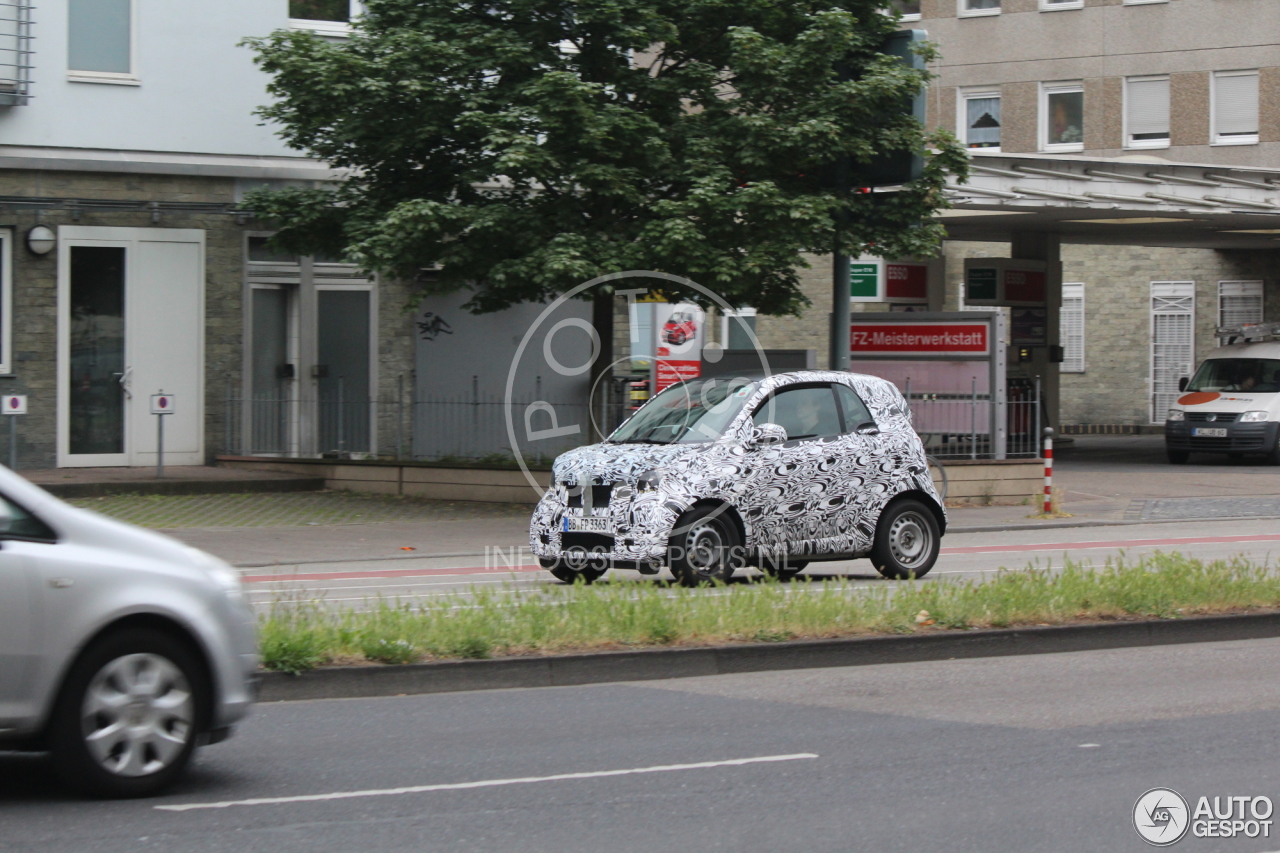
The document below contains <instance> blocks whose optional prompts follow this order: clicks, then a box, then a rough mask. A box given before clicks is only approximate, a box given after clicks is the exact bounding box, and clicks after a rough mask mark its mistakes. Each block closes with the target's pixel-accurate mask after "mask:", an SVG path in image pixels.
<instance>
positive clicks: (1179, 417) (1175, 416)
mask: <svg viewBox="0 0 1280 853" xmlns="http://www.w3.org/2000/svg"><path fill="white" fill-rule="evenodd" d="M1164 419H1165V420H1166V421H1185V420H1186V419H1187V413H1186V412H1184V411H1182V409H1170V410H1169V414H1167V415H1165V417H1164Z"/></svg>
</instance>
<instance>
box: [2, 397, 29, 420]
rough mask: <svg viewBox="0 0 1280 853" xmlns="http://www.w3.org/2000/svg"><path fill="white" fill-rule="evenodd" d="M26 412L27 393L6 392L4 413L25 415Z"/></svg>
mask: <svg viewBox="0 0 1280 853" xmlns="http://www.w3.org/2000/svg"><path fill="white" fill-rule="evenodd" d="M26 413H27V395H26V394H6V395H5V398H4V411H3V414H6V415H25V414H26Z"/></svg>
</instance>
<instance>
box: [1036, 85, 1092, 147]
mask: <svg viewBox="0 0 1280 853" xmlns="http://www.w3.org/2000/svg"><path fill="white" fill-rule="evenodd" d="M1040 91H1041V95H1040V135H1041V146H1040V147H1041V148H1044V149H1045V150H1047V151H1083V150H1084V87H1083V86H1082V85H1081V84H1079V83H1053V84H1046V85H1045V86H1043V87H1042V88H1041V90H1040Z"/></svg>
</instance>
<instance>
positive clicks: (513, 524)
mask: <svg viewBox="0 0 1280 853" xmlns="http://www.w3.org/2000/svg"><path fill="white" fill-rule="evenodd" d="M1074 438H1075V440H1074V441H1073V442H1071V443H1067V444H1063V445H1061V446H1060V447H1059V449H1058V452H1057V454H1056V455H1057V458H1056V459H1055V463H1056V464H1055V469H1054V485H1055V486H1056V487H1058V488H1060V489H1062V494H1063V496H1064V498H1065V499H1064V501H1063V506H1062V509H1063V510H1065V511H1066V512H1067V513H1070V514H1071V516H1072V517H1071V518H1063V519H1055V520H1038V519H1032V518H1028V516H1029V515H1030V514H1031V513H1033V512H1034V511H1035V507H1034V505H1028V506H999V507H997V506H992V507H963V508H955V509H950V510H948V518H949V525H950V526H949V532H954V533H959V532H965V531H970V532H991V533H992V534H993V539H995V540H998V539H999V538H1000V537H999V533H1000V532H1002V531H1014V530H1034V529H1041V528H1043V529H1051V528H1061V527H1085V526H1110V525H1125V524H1136V523H1146V524H1150V523H1152V522H1170V523H1174V522H1188V521H1204V520H1213V519H1223V520H1225V519H1240V518H1256V519H1275V518H1280V468H1276V467H1272V466H1269V465H1267V464H1266V463H1265V462H1263V461H1262V460H1261V459H1243V460H1238V461H1232V460H1228V459H1227V458H1226V456H1221V457H1217V456H1197V457H1193V460H1192V464H1188V465H1179V466H1174V465H1170V464H1169V463H1168V461H1167V460H1166V459H1165V456H1164V444H1163V437H1162V436H1076V437H1074ZM217 470H221V469H217ZM280 497H281V498H284V497H285V496H280ZM258 499H267V500H276V498H274V497H272V496H265V495H264V496H258ZM107 500H108V501H110V500H111V499H107ZM152 500H155V499H152ZM165 500H170V499H165ZM172 500H180V499H177V498H174V499H172ZM298 500H300V498H299V499H298ZM336 500H339V501H341V500H344V499H343V498H341V497H338V498H336ZM345 500H350V501H356V500H364V501H365V504H366V505H367V506H368V507H369V508H368V509H366V508H365V507H361V508H360V512H361V514H360V515H359V518H360V521H359V522H358V523H350V522H347V523H327V522H320V523H317V522H316V521H311V522H309V523H307V524H305V525H302V524H297V523H296V522H295V523H292V524H291V523H289V522H288V516H287V514H286V515H282V516H281V520H282V522H283V523H277V524H276V525H273V526H241V527H220V528H213V527H205V528H199V527H182V528H172V529H168V530H166V531H165V532H167V533H169V534H170V535H173V536H176V537H177V538H180V539H182V540H184V541H186V542H189V543H191V544H192V545H195V546H196V547H198V548H203V549H204V550H207V551H210V552H212V553H215V554H218V555H219V556H221V557H223V558H224V559H226V560H228V561H230V562H232V563H237V564H240V565H246V566H252V565H257V566H263V565H273V564H282V565H288V564H298V563H307V562H342V561H348V560H393V559H398V558H415V557H434V556H455V555H456V556H463V555H468V556H469V555H477V556H480V555H484V554H485V553H486V548H490V549H492V548H503V549H510V548H515V547H521V546H525V547H527V545H528V523H529V509H530V508H529V507H528V506H523V505H515V504H513V505H498V504H468V503H466V502H454V503H446V502H418V504H416V505H417V506H421V507H422V509H421V510H420V511H418V513H419V514H417V515H414V514H412V513H408V511H407V510H408V508H407V506H406V505H405V504H404V502H403V501H401V502H398V503H397V502H387V504H386V505H387V507H394V509H387V510H386V511H384V512H383V514H382V516H381V517H383V518H386V519H387V520H386V521H381V522H379V521H376V520H375V519H376V518H378V511H377V510H376V506H377V501H376V500H375V499H359V498H355V497H352V498H348V499H345ZM82 505H84V506H89V507H91V508H106V507H108V506H109V504H105V503H104V504H99V505H97V506H95V504H94V502H92V501H86V502H83V503H82ZM108 511H109V510H108ZM317 517H319V516H317ZM333 517H334V518H338V517H340V516H339V515H335V516H333ZM345 517H346V518H351V517H352V516H350V515H348V516H345ZM365 519H368V520H367V521H366V520H365ZM144 523H145V522H144ZM267 524H270V522H267Z"/></svg>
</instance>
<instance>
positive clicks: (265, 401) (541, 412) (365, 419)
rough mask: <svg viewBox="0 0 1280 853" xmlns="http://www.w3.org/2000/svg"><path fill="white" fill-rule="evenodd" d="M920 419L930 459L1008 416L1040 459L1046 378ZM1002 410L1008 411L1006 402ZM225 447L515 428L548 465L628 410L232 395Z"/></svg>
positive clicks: (299, 449) (453, 453) (1012, 438)
mask: <svg viewBox="0 0 1280 853" xmlns="http://www.w3.org/2000/svg"><path fill="white" fill-rule="evenodd" d="M905 394H906V396H907V400H908V404H909V405H910V407H911V413H912V423H913V425H914V427H915V430H916V432H918V433H919V434H920V437H921V439H922V440H923V441H924V443H925V447H926V449H927V450H928V452H929V454H930V455H931V456H934V457H937V458H939V459H990V458H994V457H997V456H1000V455H1001V453H1000V444H1001V442H1000V440H999V438H1000V437H999V436H998V435H996V434H995V432H996V431H993V430H992V424H993V423H994V424H998V423H999V422H1000V418H1001V417H1003V418H1004V422H1005V423H1004V426H1005V429H1004V437H1003V439H1004V440H1003V443H1004V454H1003V455H1004V456H1008V457H1020V456H1023V457H1035V456H1039V444H1038V439H1037V434H1038V431H1039V429H1038V428H1039V425H1040V421H1041V409H1040V388H1039V385H1038V384H1037V385H1035V386H1031V385H1029V384H1028V385H1027V386H1026V387H1017V386H1015V387H1014V388H1011V389H1010V392H1009V394H1008V395H1007V396H1008V400H1007V402H1005V403H1003V404H1002V405H1001V404H998V403H997V402H996V401H993V400H992V399H991V396H990V395H989V394H980V393H978V391H977V385H976V382H975V384H974V387H973V389H972V390H971V392H970V393H969V394H954V393H953V394H930V393H917V392H914V391H912V390H911V388H910V387H907V388H906V389H905ZM1002 408H1003V413H1002V412H1001V409H1002ZM226 412H227V424H226V446H225V447H224V452H225V453H229V454H233V455H247V456H282V457H315V456H328V457H336V458H357V459H358V458H364V457H366V456H370V455H374V454H376V455H379V456H383V457H389V456H393V455H394V457H395V458H396V459H424V460H449V459H457V460H478V459H487V460H490V461H494V462H500V461H505V460H510V459H512V457H513V452H512V447H511V436H510V434H509V433H508V417H509V418H510V428H511V430H513V431H514V433H515V436H516V443H517V445H518V446H519V449H520V453H521V455H522V456H523V457H524V459H525V460H526V461H527V462H530V463H545V462H549V461H550V460H551V459H553V458H554V457H556V456H557V455H559V454H561V453H563V452H564V451H566V450H569V449H571V448H573V447H577V446H579V445H582V444H586V443H588V442H589V441H591V437H592V433H593V427H594V428H595V429H598V430H599V431H601V432H604V433H609V432H612V431H613V429H614V428H616V427H617V426H618V425H619V424H621V423H622V421H623V420H625V419H626V417H627V415H629V414H630V410H628V409H627V408H626V404H625V402H624V401H623V399H622V397H621V396H620V395H614V397H613V398H611V399H607V400H601V401H599V402H598V403H596V404H595V405H594V407H592V408H591V409H589V408H588V406H587V404H585V403H582V402H574V403H551V402H547V401H542V400H533V399H524V398H521V399H517V400H514V401H512V403H511V404H510V407H508V404H507V402H506V401H505V400H503V399H502V398H500V397H486V396H482V395H479V394H472V395H469V396H463V397H429V398H426V399H420V400H415V399H409V398H407V397H405V398H399V399H397V398H382V399H369V398H366V397H360V398H357V399H346V398H345V397H344V396H343V395H342V394H341V393H340V392H339V393H338V394H336V395H334V396H332V397H323V396H322V397H320V398H319V399H295V398H280V397H267V396H260V397H259V396H255V397H251V398H248V399H244V398H238V397H233V396H228V397H227V401H226Z"/></svg>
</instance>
